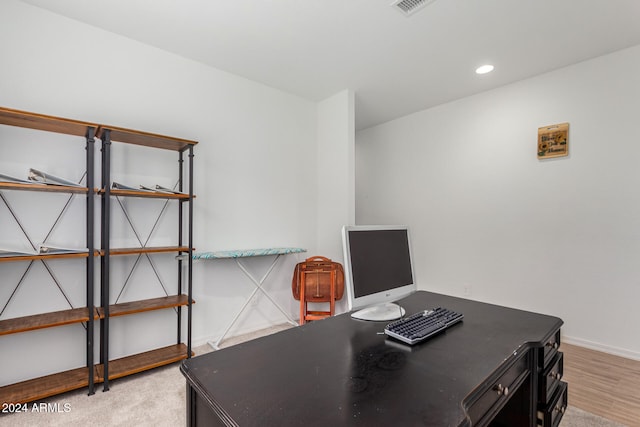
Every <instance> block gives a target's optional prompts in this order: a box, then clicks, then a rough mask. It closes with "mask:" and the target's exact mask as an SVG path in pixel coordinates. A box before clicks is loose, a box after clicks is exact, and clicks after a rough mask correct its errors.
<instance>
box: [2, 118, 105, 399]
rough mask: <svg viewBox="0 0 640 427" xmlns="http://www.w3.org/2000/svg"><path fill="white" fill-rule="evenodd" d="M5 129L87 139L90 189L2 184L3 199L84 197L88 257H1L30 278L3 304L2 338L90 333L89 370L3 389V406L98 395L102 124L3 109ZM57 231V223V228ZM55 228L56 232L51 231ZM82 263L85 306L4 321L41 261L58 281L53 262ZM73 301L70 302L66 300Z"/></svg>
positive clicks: (67, 254) (61, 374)
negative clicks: (79, 328)
mask: <svg viewBox="0 0 640 427" xmlns="http://www.w3.org/2000/svg"><path fill="white" fill-rule="evenodd" d="M0 124H2V125H9V126H16V127H22V128H29V129H35V130H40V131H45V132H54V133H61V134H66V135H71V136H77V137H82V138H83V139H84V141H85V142H86V145H85V149H86V168H87V169H86V186H85V187H73V186H64V185H48V184H22V183H11V182H0V195H2V192H3V191H35V192H51V193H61V194H69V199H71V197H73V196H74V195H82V194H84V195H85V197H86V244H87V251H86V252H78V253H61V254H41V255H40V254H37V255H16V256H6V257H0V265H1V264H3V263H8V262H12V263H13V262H21V263H26V265H27V266H26V269H25V273H24V274H23V276H22V279H21V280H20V281H19V282H18V284H17V285H16V286H15V287H14V290H13V292H12V293H11V296H10V297H9V299H8V301H6V302H5V303H4V304H3V307H1V308H0V309H1V311H0V336H1V335H9V334H17V333H23V332H28V331H33V330H37V329H44V328H54V327H58V326H64V325H69V324H74V323H78V324H84V325H85V329H86V365H85V366H83V367H79V368H76V369H72V370H69V371H65V372H60V373H56V374H52V375H47V376H44V377H40V378H33V379H30V380H26V381H22V382H19V383H16V384H9V385H6V386H3V387H0V402H12V403H24V402H29V401H33V400H38V399H43V398H45V397H49V396H52V395H55V394H59V393H64V392H67V391H71V390H75V389H79V388H83V387H88V392H89V394H93V393H94V384H95V381H96V379H97V375H96V372H95V369H94V360H93V359H94V347H93V336H94V321H95V320H96V319H97V318H98V316H99V314H98V311H97V310H96V308H95V307H94V295H93V284H94V281H93V277H94V257H95V256H96V255H97V252H96V251H95V250H94V232H93V218H94V200H93V199H94V195H95V189H94V183H93V176H94V171H93V160H94V142H95V133H96V131H97V129H98V125H96V124H93V123H86V122H81V121H77V120H69V119H64V118H60V117H54V116H46V115H42V114H35V113H30V112H26V111H19V110H13V109H9V108H2V107H0ZM2 201H3V202H4V204H5V205H6V207H7V208H8V209H9V211H10V212H11V214H12V215H13V218H14V219H15V221H16V223H17V224H18V225H19V227H20V229H21V230H22V233H23V234H24V236H25V237H26V238H27V239H28V240H29V242H30V243H31V245H32V246H33V247H34V249H35V245H34V243H33V242H32V241H31V239H30V237H29V235H28V233H27V231H26V230H25V229H24V228H23V226H22V224H21V223H20V220H19V218H18V217H17V216H16V215H15V213H14V212H13V209H12V208H11V207H10V205H9V203H8V201H7V200H6V199H5V197H4V195H2ZM54 227H55V224H54ZM52 228H53V227H52ZM62 258H64V259H69V258H77V259H82V258H84V259H85V260H86V287H85V289H86V305H85V306H84V307H71V303H69V305H70V308H69V309H67V310H61V311H55V312H50V313H40V314H35V315H30V316H23V317H18V318H10V319H2V313H3V312H4V310H5V308H6V307H7V306H8V304H9V302H10V301H11V299H12V298H13V296H14V295H15V293H16V291H17V289H18V288H19V287H20V285H21V283H22V281H23V279H24V277H25V276H26V273H27V272H28V271H29V269H30V268H31V267H32V265H33V264H34V263H36V262H41V263H42V264H43V265H44V266H45V267H46V269H47V271H49V274H50V275H51V278H52V279H53V280H54V281H56V284H57V280H56V279H55V277H54V276H53V274H52V273H51V270H50V269H49V267H48V264H47V263H48V262H49V261H52V260H56V259H62ZM67 301H68V299H67Z"/></svg>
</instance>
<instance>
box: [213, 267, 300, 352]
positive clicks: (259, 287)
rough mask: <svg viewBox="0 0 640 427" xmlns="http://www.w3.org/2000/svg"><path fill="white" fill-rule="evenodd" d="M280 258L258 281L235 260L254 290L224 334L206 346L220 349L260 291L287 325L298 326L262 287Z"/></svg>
mask: <svg viewBox="0 0 640 427" xmlns="http://www.w3.org/2000/svg"><path fill="white" fill-rule="evenodd" d="M279 258H280V254H278V255H276V257H275V259H274V260H273V262H272V263H271V265H270V266H269V268H268V270H267V272H266V273H265V274H264V276H262V278H261V279H260V280H257V279H256V278H255V277H253V275H252V274H251V273H250V272H249V270H247V268H246V267H245V266H244V265H243V264H242V263H241V262H240V259H238V258H236V259H235V261H236V264H237V265H238V267H239V268H240V270H241V271H242V272H243V273H244V274H245V275H246V276H247V277H248V278H249V279H250V280H251V282H253V284H254V285H255V286H256V288H255V289H254V290H253V291H252V292H251V295H249V298H247V300H246V301H245V302H244V304H243V305H242V307H241V308H240V311H238V313H237V314H236V316H235V317H234V318H233V320H232V321H231V323H229V326H227V329H226V330H225V331H224V333H223V334H222V336H221V337H220V338H218V340H217V341H216V342H215V343H212V342H208V343H207V344H209V345H210V346H211V347H212V348H213V349H214V350H218V349H219V348H220V343H221V342H222V340H223V339H224V337H225V336H227V333H228V332H229V330H230V329H231V328H232V327H233V325H234V324H235V323H236V321H237V320H238V318H239V317H240V315H241V314H242V312H243V311H244V309H245V308H246V307H247V305H249V303H250V302H251V300H252V299H253V297H254V296H255V294H256V293H257V292H258V291H261V292H262V293H263V294H264V295H265V296H266V297H267V298H269V301H271V302H272V303H273V305H275V306H276V308H277V309H278V310H280V312H281V313H282V314H283V315H284V317H286V318H287V321H288V322H289V323H291V324H292V325H293V326H298V324H297V323H296V322H294V321H293V320H291V318H290V317H289V316H288V315H287V313H286V312H285V311H284V310H283V309H282V307H280V305H278V303H277V302H276V301H275V300H274V299H273V298H271V296H270V295H269V294H268V293H267V291H266V290H265V289H264V288H263V287H262V285H263V283H264V281H265V280H266V279H267V277H268V276H269V274H270V273H271V271H272V270H273V267H275V265H276V264H277V262H278V259H279Z"/></svg>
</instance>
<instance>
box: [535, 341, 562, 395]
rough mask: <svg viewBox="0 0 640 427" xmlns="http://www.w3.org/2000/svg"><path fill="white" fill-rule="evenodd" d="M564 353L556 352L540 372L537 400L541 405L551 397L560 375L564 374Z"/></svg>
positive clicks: (560, 377)
mask: <svg viewBox="0 0 640 427" xmlns="http://www.w3.org/2000/svg"><path fill="white" fill-rule="evenodd" d="M563 361H564V354H563V353H562V352H557V353H556V355H555V357H554V358H553V359H552V360H551V362H549V364H548V366H547V367H546V368H545V369H544V370H543V371H542V373H541V374H540V378H539V380H538V390H539V393H538V401H539V402H540V403H541V404H542V405H546V404H547V403H548V402H549V399H551V396H552V395H553V392H554V391H555V390H556V387H558V384H560V380H561V379H562V375H563V374H564V363H563Z"/></svg>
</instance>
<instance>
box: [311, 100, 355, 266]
mask: <svg viewBox="0 0 640 427" xmlns="http://www.w3.org/2000/svg"><path fill="white" fill-rule="evenodd" d="M354 123H355V122H354V98H353V92H351V91H348V90H345V91H343V92H340V93H338V94H336V95H334V96H332V97H330V98H329V99H326V100H324V101H322V102H320V103H319V104H318V148H317V150H318V154H317V158H318V167H317V169H318V188H317V194H318V230H317V233H318V251H319V254H321V255H324V256H327V257H329V258H331V259H334V260H336V261H338V262H342V258H343V255H342V245H341V234H340V230H341V228H342V226H343V225H345V224H353V223H354V221H355V170H354V166H353V165H354V160H355V159H354V157H355V130H354Z"/></svg>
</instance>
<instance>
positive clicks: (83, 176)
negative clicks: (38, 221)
mask: <svg viewBox="0 0 640 427" xmlns="http://www.w3.org/2000/svg"><path fill="white" fill-rule="evenodd" d="M85 176H86V172H85V173H84V174H83V175H82V177H81V178H80V181H79V183H82V180H83V179H84V178H85ZM73 196H75V194H74V193H72V194H70V195H69V198H68V199H67V201H66V203H65V204H64V206H63V208H62V210H61V211H60V212H59V213H58V216H57V218H56V220H55V221H54V223H53V225H52V226H51V228H49V231H48V232H47V235H46V236H45V238H44V239H43V243H45V242H46V241H47V239H48V238H49V237H50V236H51V233H53V230H54V229H55V228H56V226H57V225H58V223H59V222H60V220H61V219H62V216H63V215H64V213H65V212H66V211H67V208H68V207H69V205H70V204H71V200H72V199H73ZM0 199H2V202H3V203H4V204H5V206H6V207H7V209H8V210H9V213H10V214H11V216H12V217H13V219H14V220H15V222H16V224H18V227H20V231H21V232H22V234H23V235H24V236H25V237H26V239H27V240H28V241H29V244H30V245H31V247H32V248H33V249H34V250H37V246H36V244H35V243H34V241H33V239H31V236H29V233H27V230H26V228H25V227H24V225H22V223H21V222H20V219H19V218H18V215H16V213H15V211H14V210H13V208H12V207H11V204H10V203H9V201H8V200H7V198H6V197H5V196H4V194H3V193H2V192H1V191H0ZM39 261H40V262H42V264H43V265H44V268H45V269H46V270H47V272H48V273H49V276H51V279H53V282H54V283H55V284H56V286H57V287H58V289H59V290H60V293H61V294H62V296H63V297H64V299H65V300H66V301H67V304H69V307H71V308H74V307H73V304H71V301H70V300H69V297H68V296H67V294H66V293H65V291H64V289H63V288H62V285H61V284H60V282H59V281H58V279H57V278H56V276H55V275H54V274H53V270H52V269H51V267H49V264H48V263H47V261H46V260H44V259H40V260H39ZM34 262H35V260H33V259H32V260H30V261H29V264H28V265H27V268H26V269H25V271H24V273H23V274H22V276H21V277H20V280H19V281H18V283H17V284H16V286H15V288H14V289H13V292H11V295H9V298H8V299H7V302H6V303H5V305H4V306H3V307H2V310H0V317H2V315H3V314H4V312H5V310H6V309H7V307H8V306H9V304H10V303H11V300H12V299H13V297H14V296H15V295H16V293H17V292H18V289H19V288H20V286H21V285H22V283H23V282H24V281H25V279H26V277H27V273H29V270H31V267H32V266H33V263H34ZM82 326H83V327H84V328H85V329H86V328H87V327H86V325H85V324H84V323H82Z"/></svg>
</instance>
